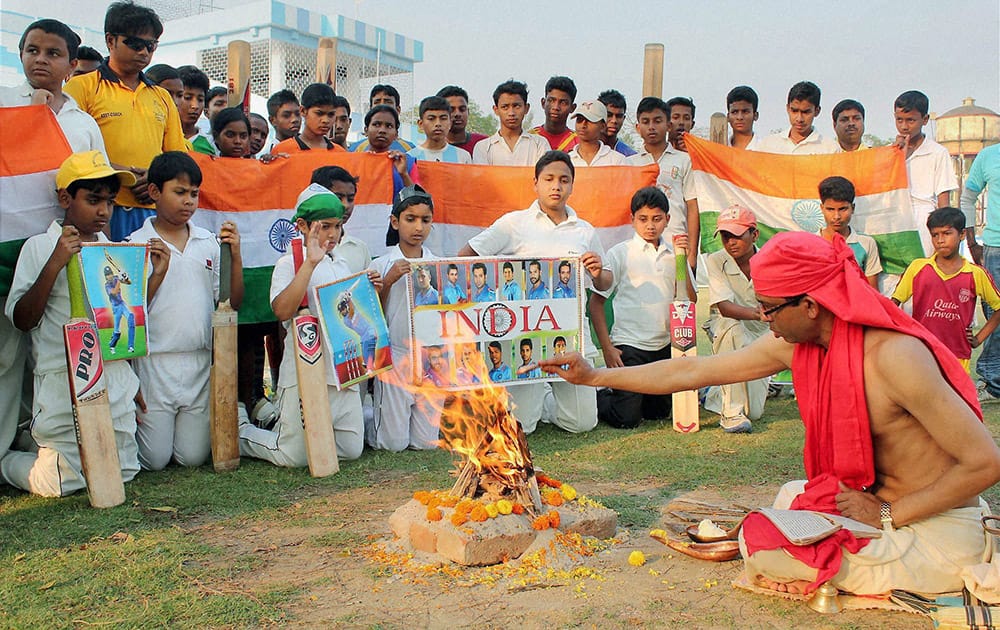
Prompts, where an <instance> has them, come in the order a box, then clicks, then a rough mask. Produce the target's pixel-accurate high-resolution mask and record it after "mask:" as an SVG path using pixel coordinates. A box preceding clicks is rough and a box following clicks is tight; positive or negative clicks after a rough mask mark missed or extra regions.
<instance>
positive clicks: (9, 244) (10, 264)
mask: <svg viewBox="0 0 1000 630" xmlns="http://www.w3.org/2000/svg"><path fill="white" fill-rule="evenodd" d="M26 240H27V239H19V240H14V241H4V242H3V243H0V297H6V296H7V295H8V294H9V293H10V283H11V281H13V280H14V267H15V266H16V265H17V257H18V255H19V254H20V253H21V246H22V245H24V241H26ZM0 317H3V314H2V313H0Z"/></svg>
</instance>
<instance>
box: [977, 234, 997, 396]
mask: <svg viewBox="0 0 1000 630" xmlns="http://www.w3.org/2000/svg"><path fill="white" fill-rule="evenodd" d="M983 267H985V268H986V271H988V272H989V274H990V277H992V278H993V282H994V283H996V282H997V281H998V280H1000V247H992V246H990V245H984V246H983ZM983 315H985V316H986V319H989V318H990V316H991V315H993V309H992V308H990V306H989V305H988V304H986V303H985V302H983ZM976 374H978V375H979V378H980V379H982V380H983V381H984V382H985V383H986V390H987V391H988V392H989V393H991V394H993V395H994V396H1000V336H998V335H990V336H989V337H987V339H986V343H984V344H983V353H982V354H980V355H979V360H978V361H976Z"/></svg>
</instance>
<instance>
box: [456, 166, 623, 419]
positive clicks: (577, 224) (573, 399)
mask: <svg viewBox="0 0 1000 630" xmlns="http://www.w3.org/2000/svg"><path fill="white" fill-rule="evenodd" d="M574 174H575V169H574V167H573V162H572V161H571V160H570V157H569V155H567V154H565V153H563V152H562V151H548V152H547V153H545V155H543V156H542V157H541V159H539V160H538V163H537V164H535V180H534V182H535V193H536V194H537V195H538V198H537V199H536V200H535V202H534V203H532V204H531V207H529V208H527V209H525V210H520V211H518V212H509V213H507V214H505V215H504V216H502V217H500V218H499V219H497V220H496V222H495V223H493V225H491V226H490V227H488V228H486V229H485V230H483V231H482V232H480V233H479V235H477V236H475V237H473V238H472V240H470V241H469V242H468V243H466V244H465V246H464V247H462V249H461V251H459V253H458V255H459V256H524V257H538V258H546V257H555V256H580V265H581V267H582V268H584V269H586V270H587V274H588V276H589V279H590V281H589V282H588V284H590V283H592V284H593V288H595V289H598V290H605V289H607V288H609V287H610V286H611V281H612V276H611V272H610V271H608V270H607V269H605V268H604V266H603V263H602V261H601V257H602V256H603V254H604V247H603V246H602V245H601V241H600V239H598V237H597V232H596V231H595V230H594V227H593V226H592V225H591V224H590V223H587V222H586V221H584V220H583V219H580V218H579V217H577V215H576V212H575V211H574V210H573V209H572V208H570V207H569V206H568V205H566V204H567V201H568V200H569V196H570V195H571V194H572V193H573V177H574ZM506 271H507V267H506V264H505V265H504V279H505V280H508V278H507V273H506ZM511 275H513V274H511ZM583 325H584V329H586V328H587V326H588V324H587V321H586V318H584V322H583ZM587 337H589V335H584V341H585V342H586V339H587ZM592 354H593V353H592ZM551 386H552V394H553V396H554V398H555V403H556V409H555V413H554V414H553V416H554V417H553V418H552V421H553V422H554V423H555V424H556V425H557V426H559V427H561V428H563V429H565V430H566V431H569V432H571V433H579V432H583V431H589V430H591V429H593V428H594V427H595V426H597V400H596V393H595V391H594V390H593V389H592V388H590V387H579V386H576V385H572V384H570V383H565V382H562V381H558V382H553V383H551ZM510 394H511V398H513V400H514V404H515V412H514V413H515V415H516V417H517V419H518V420H519V421H520V422H521V426H522V427H523V428H524V432H525V433H531V432H532V431H534V430H535V427H536V426H538V421H539V420H541V418H542V407H543V402H544V399H545V384H544V383H525V384H522V385H517V386H513V387H511V389H510Z"/></svg>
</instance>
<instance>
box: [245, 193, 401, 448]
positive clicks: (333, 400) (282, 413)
mask: <svg viewBox="0 0 1000 630" xmlns="http://www.w3.org/2000/svg"><path fill="white" fill-rule="evenodd" d="M343 217H344V205H343V204H342V203H341V202H340V199H338V198H337V196H336V195H334V194H333V193H332V192H330V191H329V190H327V189H326V188H324V187H322V186H320V185H319V184H309V187H308V188H306V189H305V190H303V191H302V194H300V195H299V199H298V201H297V202H296V204H295V216H294V217H293V218H294V221H295V227H296V228H298V230H299V232H300V233H301V234H302V236H301V238H302V241H303V243H302V250H303V257H302V258H303V259H302V262H301V266H299V267H298V268H296V264H295V261H294V258H293V255H292V248H291V247H289V248H288V251H286V252H285V254H284V255H283V256H282V257H281V258H279V259H278V261H277V262H276V263H275V265H274V271H273V272H272V274H271V309H272V310H273V311H274V314H275V316H276V317H277V318H278V320H279V321H280V322H282V325H284V326H285V329H286V330H288V329H289V328H290V326H291V320H292V318H293V317H295V315H296V313H297V312H298V310H299V305H300V304H301V303H302V298H303V297H307V298H308V304H309V308H310V309H311V310H312V312H313V313H316V312H318V304H316V301H315V299H314V298H315V294H314V292H313V288H314V287H316V286H319V285H323V284H328V283H330V282H334V281H336V280H339V279H341V278H346V277H347V276H349V275H351V268H350V266H349V264H348V262H347V261H346V260H344V259H343V258H342V257H340V256H338V255H337V244H338V243H339V242H340V236H341V234H340V232H341V222H342V220H343ZM368 277H369V278H371V281H372V283H373V284H374V285H375V287H376V288H378V287H380V286H381V284H382V279H381V276H379V274H378V273H377V272H374V271H371V270H369V271H368ZM294 344H295V335H294V334H291V331H289V334H287V335H286V336H285V352H284V354H283V355H282V357H281V367H280V368H279V370H278V375H279V376H278V383H277V388H276V398H275V401H276V403H277V407H278V409H279V412H278V422H277V424H276V425H275V426H274V428H272V429H270V430H267V429H261V428H258V427H256V426H254V425H252V424H250V422H249V420H245V421H244V418H241V421H243V422H242V423H241V424H240V454H241V455H245V456H247V457H257V458H259V459H265V460H267V461H270V462H271V463H273V464H275V465H277V466H287V467H290V468H301V467H303V466H305V465H306V464H307V463H308V461H307V460H306V448H305V433H304V431H303V428H302V412H301V409H300V407H299V389H298V382H297V376H296V372H295V345H294ZM332 357H333V352H332V351H331V349H330V347H329V345H328V343H327V341H326V339H325V338H324V340H323V360H324V364H325V365H326V374H327V381H326V382H327V393H328V396H329V399H330V413H331V415H332V416H333V430H334V434H335V436H336V440H337V458H338V459H340V460H351V459H357V458H358V457H360V456H361V450H362V448H363V447H364V416H363V415H362V412H361V397H360V396H359V395H358V388H357V385H353V386H351V387H348V388H344V389H341V390H338V389H337V387H336V379H335V377H334V367H333V361H332Z"/></svg>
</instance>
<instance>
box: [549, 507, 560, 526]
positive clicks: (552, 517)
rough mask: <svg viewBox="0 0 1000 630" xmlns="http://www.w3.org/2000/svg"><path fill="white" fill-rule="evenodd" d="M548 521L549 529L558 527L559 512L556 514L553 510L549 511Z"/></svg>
mask: <svg viewBox="0 0 1000 630" xmlns="http://www.w3.org/2000/svg"><path fill="white" fill-rule="evenodd" d="M548 519H549V526H550V527H559V512H556V511H555V510H552V511H550V512H549V514H548Z"/></svg>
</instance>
